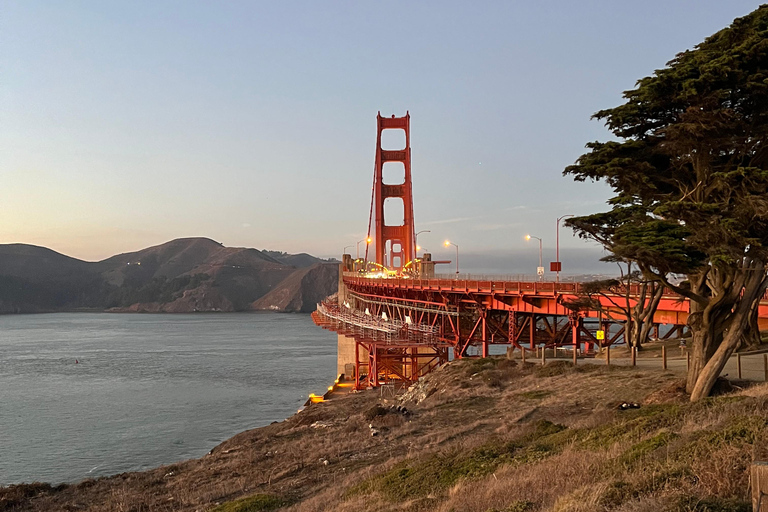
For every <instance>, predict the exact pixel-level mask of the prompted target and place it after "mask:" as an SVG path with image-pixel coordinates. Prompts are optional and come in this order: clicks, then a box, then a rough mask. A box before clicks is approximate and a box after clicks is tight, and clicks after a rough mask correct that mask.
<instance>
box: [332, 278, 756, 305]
mask: <svg viewBox="0 0 768 512" xmlns="http://www.w3.org/2000/svg"><path fill="white" fill-rule="evenodd" d="M517 276H518V275H517V274H510V275H506V276H504V275H500V276H495V275H485V274H435V276H434V277H433V278H429V279H427V278H413V277H398V276H384V275H381V274H375V275H370V276H368V275H365V274H360V273H357V272H344V279H345V280H348V279H349V280H351V281H352V282H356V283H359V284H365V283H369V284H370V283H372V282H375V283H377V285H380V286H383V287H385V288H406V289H413V290H436V291H439V290H450V291H467V292H481V293H494V292H496V293H498V292H502V293H503V292H529V293H534V294H535V293H545V294H554V293H560V294H578V293H580V292H581V291H582V284H585V283H579V282H575V281H560V282H555V281H538V280H515V279H513V278H514V277H517ZM520 276H522V274H520ZM528 277H530V276H528ZM470 278H471V279H470ZM640 292H641V285H639V284H633V285H630V289H629V293H630V295H631V296H636V295H639V294H640ZM623 293H624V292H623V291H621V292H614V293H613V294H614V295H623ZM664 296H665V297H667V298H679V299H680V300H687V299H684V298H683V297H682V296H681V295H679V294H677V293H675V292H673V291H671V290H665V292H664ZM763 301H768V292H766V293H765V295H764V296H763Z"/></svg>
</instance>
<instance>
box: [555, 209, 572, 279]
mask: <svg viewBox="0 0 768 512" xmlns="http://www.w3.org/2000/svg"><path fill="white" fill-rule="evenodd" d="M566 217H574V215H573V214H570V213H569V214H568V215H563V216H562V217H558V218H557V223H556V226H555V230H556V231H557V242H556V249H555V260H556V263H555V265H556V266H555V269H556V272H557V277H556V278H555V281H557V282H558V283H559V282H560V268H561V266H562V265H560V221H561V220H563V219H565V218H566Z"/></svg>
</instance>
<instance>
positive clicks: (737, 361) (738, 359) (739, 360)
mask: <svg viewBox="0 0 768 512" xmlns="http://www.w3.org/2000/svg"><path fill="white" fill-rule="evenodd" d="M736 368H737V371H738V374H739V378H741V354H738V353H737V354H736Z"/></svg>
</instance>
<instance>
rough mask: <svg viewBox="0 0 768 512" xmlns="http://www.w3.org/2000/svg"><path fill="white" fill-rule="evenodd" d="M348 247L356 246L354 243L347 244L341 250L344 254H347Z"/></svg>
mask: <svg viewBox="0 0 768 512" xmlns="http://www.w3.org/2000/svg"><path fill="white" fill-rule="evenodd" d="M347 247H349V248H352V247H354V245H345V246H344V249H342V251H341V254H342V255H344V254H347Z"/></svg>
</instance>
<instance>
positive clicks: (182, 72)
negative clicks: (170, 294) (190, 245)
mask: <svg viewBox="0 0 768 512" xmlns="http://www.w3.org/2000/svg"><path fill="white" fill-rule="evenodd" d="M758 5H759V4H758V3H755V2H748V1H742V0H728V1H723V0H687V1H683V0H680V1H675V0H645V1H643V2H627V1H616V0H594V1H579V2H574V1H565V0H559V1H558V0H552V1H536V2H532V1H522V0H520V1H512V0H509V1H496V2H458V1H446V0H443V1H434V2H413V1H402V2H394V1H378V2H374V1H362V0H358V1H346V2H340V1H339V2H335V1H325V2H318V1H304V2H300V1H285V2H276V1H255V0H254V1H229V2H217V1H212V0H211V1H208V2H193V1H189V0H179V1H146V2H141V1H131V2H108V1H95V0H94V1H69V2H61V1H50V2H40V1H32V0H23V1H15V0H5V1H4V2H2V4H0V243H17V242H20V243H28V244H34V245H41V246H46V247H49V248H51V249H54V250H56V251H59V252H62V253H64V254H67V255H69V256H74V257H77V258H81V259H86V260H99V259H103V258H106V257H108V256H111V255H113V254H116V253H120V252H127V251H134V250H138V249H142V248H144V247H147V246H150V245H156V244H160V243H163V242H166V241H168V240H171V239H174V238H179V237H187V236H205V237H209V238H213V239H214V240H217V241H219V242H222V243H223V244H224V245H227V246H245V247H256V248H259V249H273V250H283V251H288V252H294V253H295V252H309V253H312V254H315V255H318V256H322V257H330V256H335V257H338V256H339V255H340V254H341V252H342V249H343V248H344V246H347V245H354V244H355V243H356V242H357V241H358V240H360V239H362V238H364V237H365V235H366V230H367V225H368V212H369V207H370V198H371V196H370V187H371V181H372V172H373V157H374V150H375V142H376V113H377V112H378V111H381V113H382V115H392V114H395V115H397V116H401V115H404V114H405V112H406V110H408V111H410V114H411V139H412V140H411V147H412V166H413V195H414V203H415V205H414V210H415V219H416V230H417V231H419V230H430V231H431V233H423V234H422V235H420V236H419V243H420V245H422V246H424V247H426V248H427V249H429V250H431V251H432V252H433V254H434V255H435V257H436V258H438V259H450V258H451V256H452V255H453V254H455V252H454V251H455V249H453V248H451V250H450V251H449V250H447V249H445V248H443V247H442V241H443V240H445V239H450V240H451V241H455V242H456V243H458V244H459V246H460V251H461V254H462V257H464V259H465V261H466V262H467V263H466V264H467V265H468V267H466V268H464V269H462V270H469V271H473V270H474V271H481V270H483V271H486V270H493V271H494V272H525V271H529V270H530V271H535V266H536V265H537V264H538V245H537V244H538V242H536V241H535V240H533V241H531V242H526V241H525V240H524V236H525V234H526V233H531V234H532V235H535V236H539V237H541V238H542V239H543V245H544V253H545V254H544V260H545V266H548V265H547V263H546V262H548V261H550V260H553V259H554V246H555V220H556V218H557V217H559V216H561V215H565V214H587V213H592V212H597V211H602V210H604V209H606V205H605V201H606V199H607V198H608V197H609V190H608V189H606V188H605V187H604V186H603V185H597V184H580V183H574V182H573V181H572V180H571V179H570V178H564V177H562V175H561V173H562V170H563V168H564V167H565V166H567V165H569V164H571V163H573V162H574V161H575V159H576V158H577V157H578V156H579V155H580V154H582V153H583V152H584V144H585V143H587V142H589V141H592V140H597V139H600V140H605V139H606V138H608V137H609V134H608V132H607V131H606V130H605V129H604V128H603V127H602V126H601V124H600V123H598V122H597V121H591V120H590V116H591V114H593V113H594V112H595V111H597V110H599V109H602V108H609V107H613V106H616V105H618V104H620V103H621V101H622V98H621V93H622V91H624V90H626V89H630V88H632V87H633V86H634V84H635V81H636V80H637V79H639V78H642V77H644V76H647V75H649V74H651V73H652V72H653V70H654V69H658V68H660V67H663V66H664V65H665V63H666V62H667V61H669V60H670V59H672V58H673V57H674V56H675V54H676V53H678V52H680V51H683V50H685V49H687V48H691V47H692V46H693V45H695V44H697V43H699V42H701V41H702V40H703V39H704V38H705V37H707V36H709V35H711V34H712V33H714V32H716V31H717V30H719V29H721V28H724V27H726V26H727V25H729V24H730V23H731V22H732V21H733V19H734V18H735V17H739V16H743V15H746V14H748V13H749V12H751V11H752V10H754V9H755V8H757V7H758ZM560 238H561V241H560V242H561V243H560V252H561V259H562V260H563V262H564V263H563V266H564V272H566V273H567V272H568V271H569V270H570V271H577V270H578V271H585V270H586V269H587V268H592V267H590V264H589V262H591V261H594V260H596V259H597V258H599V257H600V255H601V253H600V251H599V250H597V249H595V248H594V246H592V247H590V246H589V245H588V244H586V243H585V242H583V241H580V240H578V239H576V238H574V237H573V236H572V233H571V232H570V230H566V229H561V233H560ZM534 242H535V244H536V245H534ZM361 246H362V244H361ZM352 252H353V253H354V249H353V251H352ZM569 257H570V258H571V259H572V263H571V264H570V267H569ZM483 258H484V259H483ZM491 260H493V263H492V264H491V263H487V262H488V261H491ZM577 260H578V261H579V263H578V264H576V263H575V262H576V261H577ZM481 261H485V262H486V263H481ZM574 267H578V268H574Z"/></svg>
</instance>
